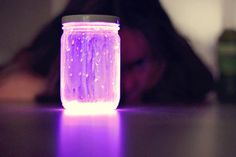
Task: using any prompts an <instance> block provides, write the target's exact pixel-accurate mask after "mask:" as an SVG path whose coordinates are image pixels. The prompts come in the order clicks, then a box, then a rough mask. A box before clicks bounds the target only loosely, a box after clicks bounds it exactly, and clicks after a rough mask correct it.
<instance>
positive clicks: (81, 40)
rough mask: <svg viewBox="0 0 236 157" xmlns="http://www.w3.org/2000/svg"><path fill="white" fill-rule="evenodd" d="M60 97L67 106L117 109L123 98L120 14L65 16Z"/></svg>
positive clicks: (63, 20)
mask: <svg viewBox="0 0 236 157" xmlns="http://www.w3.org/2000/svg"><path fill="white" fill-rule="evenodd" d="M62 24H63V27H62V29H63V34H62V37H61V76H60V77H61V100H62V105H63V107H64V108H65V109H72V110H85V109H89V110H107V109H116V108H117V106H118V103H119V99H120V37H119V35H118V31H119V18H118V17H115V16H109V15H70V16H64V17H63V18H62Z"/></svg>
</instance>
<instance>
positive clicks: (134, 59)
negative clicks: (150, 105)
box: [120, 28, 160, 105]
mask: <svg viewBox="0 0 236 157" xmlns="http://www.w3.org/2000/svg"><path fill="white" fill-rule="evenodd" d="M120 36H121V64H122V71H121V72H122V73H121V80H122V81H121V82H122V88H121V89H122V96H123V97H122V99H123V101H124V103H128V104H130V105H132V104H138V103H142V96H143V94H144V93H145V92H147V91H148V90H149V89H151V88H152V87H153V86H154V85H156V84H157V82H158V80H159V78H160V66H158V63H157V61H156V60H155V59H154V58H153V57H152V53H151V48H150V45H149V43H148V41H147V40H146V38H145V37H144V35H143V34H142V33H141V32H140V31H138V30H133V29H129V28H123V29H121V31H120Z"/></svg>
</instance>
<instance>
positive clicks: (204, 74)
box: [26, 0, 213, 101]
mask: <svg viewBox="0 0 236 157" xmlns="http://www.w3.org/2000/svg"><path fill="white" fill-rule="evenodd" d="M71 14H109V15H115V16H119V17H120V18H121V29H122V27H124V26H126V27H130V28H132V29H137V30H140V31H141V32H142V33H143V34H144V35H145V37H146V38H147V40H148V41H149V43H150V45H151V49H152V52H153V56H154V57H155V58H156V59H157V60H158V61H161V62H162V61H163V62H166V63H167V64H166V69H165V71H164V74H163V77H162V79H161V81H160V82H159V83H158V88H156V87H154V88H153V89H152V90H150V92H149V93H146V95H145V96H144V100H145V101H149V100H155V101H195V100H200V99H202V98H203V97H204V96H205V94H206V92H207V91H209V90H210V89H211V88H212V85H213V78H212V76H211V73H210V72H209V71H208V69H207V68H206V67H205V66H204V65H203V64H202V62H201V61H200V60H199V59H198V57H197V56H196V55H195V54H194V52H193V50H192V49H191V47H190V46H189V44H188V43H187V41H186V40H185V39H184V38H183V37H182V36H181V35H180V34H178V33H177V31H176V30H175V28H174V27H173V25H172V23H171V21H170V19H169V17H168V15H167V14H166V12H165V11H164V10H163V7H162V6H161V4H160V2H159V0H145V1H143V0H71V1H70V3H69V4H68V6H67V7H66V8H65V10H64V11H63V12H62V13H61V14H60V15H58V16H57V17H56V18H55V19H54V20H53V21H52V22H51V23H49V24H48V25H47V26H45V28H44V29H42V31H41V32H40V33H39V34H38V36H37V37H36V38H35V40H34V41H33V42H32V44H31V45H30V46H29V47H28V48H26V51H27V52H28V53H29V54H30V55H29V56H30V58H29V64H30V66H29V67H31V68H32V69H31V70H32V71H33V72H34V73H37V74H40V75H42V76H44V77H49V80H50V81H49V87H48V91H46V94H45V95H49V97H42V96H41V97H40V99H39V100H50V98H52V99H51V100H56V101H59V100H60V99H59V58H60V57H59V52H60V37H61V34H62V29H61V17H62V16H64V15H71ZM152 93H157V94H155V95H154V94H152Z"/></svg>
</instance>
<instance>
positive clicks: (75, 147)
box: [57, 111, 122, 157]
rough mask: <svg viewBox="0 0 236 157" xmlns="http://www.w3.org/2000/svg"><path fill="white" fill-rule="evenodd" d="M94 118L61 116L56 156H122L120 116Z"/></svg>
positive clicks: (111, 115)
mask: <svg viewBox="0 0 236 157" xmlns="http://www.w3.org/2000/svg"><path fill="white" fill-rule="evenodd" d="M113 113H114V114H109V115H96V116H91V115H87V116H81V115H77V116H71V115H67V114H65V113H63V114H62V117H61V121H60V128H59V129H60V130H59V137H58V153H57V156H58V157H68V156H98V157H99V156H112V157H119V156H121V153H122V152H121V150H120V141H121V139H120V138H121V136H120V120H119V113H118V112H116V111H114V112H113Z"/></svg>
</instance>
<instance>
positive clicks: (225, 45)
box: [217, 29, 236, 103]
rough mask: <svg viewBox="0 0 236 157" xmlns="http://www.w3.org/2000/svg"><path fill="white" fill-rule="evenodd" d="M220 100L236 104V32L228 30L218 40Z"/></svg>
mask: <svg viewBox="0 0 236 157" xmlns="http://www.w3.org/2000/svg"><path fill="white" fill-rule="evenodd" d="M218 68H219V78H218V82H217V94H218V100H219V101H220V102H222V103H236V31H235V30H233V29H226V30H224V31H223V33H222V35H221V36H220V38H219V40H218Z"/></svg>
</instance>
